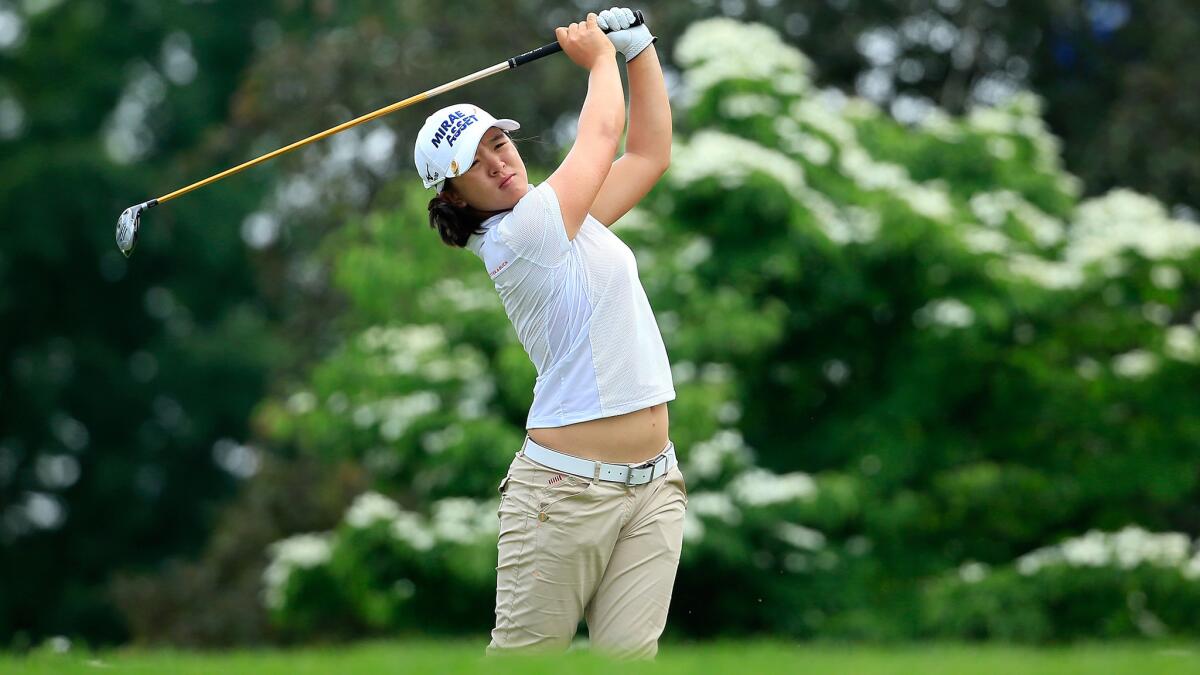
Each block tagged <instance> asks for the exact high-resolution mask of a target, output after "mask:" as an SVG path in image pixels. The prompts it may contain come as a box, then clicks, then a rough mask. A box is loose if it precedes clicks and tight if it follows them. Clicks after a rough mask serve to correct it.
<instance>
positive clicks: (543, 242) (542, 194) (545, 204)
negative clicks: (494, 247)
mask: <svg viewBox="0 0 1200 675" xmlns="http://www.w3.org/2000/svg"><path fill="white" fill-rule="evenodd" d="M497 227H498V228H499V231H498V234H499V236H500V238H501V239H502V240H503V241H504V243H505V244H507V245H508V247H509V248H511V249H512V251H513V252H514V253H516V254H517V255H518V256H520V257H522V258H525V259H527V260H531V261H533V262H535V263H537V264H539V265H544V266H547V267H556V266H557V265H558V264H559V263H560V262H562V260H563V258H564V257H565V256H566V254H567V252H568V251H570V250H571V240H570V239H567V228H566V226H565V225H564V224H563V218H562V209H561V208H559V205H558V195H556V194H555V193H554V188H552V187H550V183H542V184H541V185H538V186H537V187H535V188H532V189H530V190H529V192H526V193H525V196H524V197H521V200H520V201H519V202H517V205H516V206H515V207H513V210H512V213H511V214H509V216H508V217H507V218H505V219H504V220H503V221H502V222H501V223H500V224H499V225H498V226H497Z"/></svg>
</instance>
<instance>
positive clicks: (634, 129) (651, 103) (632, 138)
mask: <svg viewBox="0 0 1200 675" xmlns="http://www.w3.org/2000/svg"><path fill="white" fill-rule="evenodd" d="M643 29H644V27H643ZM622 32H625V31H622ZM630 32H631V33H632V30H631V31H630ZM609 35H610V37H612V36H616V37H617V38H618V43H620V42H619V38H620V36H619V35H617V34H614V33H609ZM646 39H653V38H652V37H649V31H648V30H645V31H644V32H643V37H642V41H645V40H646ZM632 45H633V46H634V47H636V46H637V45H638V42H637V38H636V37H633V42H632ZM626 69H627V71H628V73H629V137H628V138H627V139H626V141H625V154H623V155H621V157H620V159H618V160H617V161H616V162H614V163H613V166H612V170H611V171H609V173H608V178H607V179H606V180H605V181H604V185H602V186H601V188H600V192H599V193H598V194H597V195H596V201H595V202H594V203H593V204H592V209H591V213H592V215H593V216H594V217H595V218H596V220H599V221H600V222H602V223H604V224H605V225H612V224H613V223H614V222H616V221H617V219H619V218H620V217H621V216H623V215H625V213H626V212H627V211H629V209H631V208H633V207H634V205H636V204H637V203H638V202H639V201H640V200H641V199H642V197H644V196H646V193H647V192H649V191H650V188H652V187H654V184H655V183H657V182H658V179H659V178H661V177H662V175H663V173H664V172H666V170H667V167H668V166H669V165H670V164H671V103H670V101H669V100H668V99H667V86H666V83H665V82H664V81H663V74H662V67H661V66H660V65H659V63H658V53H657V52H656V51H655V50H654V45H653V44H647V45H646V46H645V47H643V48H641V49H640V50H639V51H638V52H637V53H636V54H634V55H633V58H632V59H630V60H629V61H628V62H627V63H626Z"/></svg>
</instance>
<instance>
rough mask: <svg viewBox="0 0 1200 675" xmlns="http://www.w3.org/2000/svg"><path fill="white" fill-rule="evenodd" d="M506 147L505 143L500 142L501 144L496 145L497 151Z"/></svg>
mask: <svg viewBox="0 0 1200 675" xmlns="http://www.w3.org/2000/svg"><path fill="white" fill-rule="evenodd" d="M504 145H505V142H504V141H500V142H499V143H497V144H496V149H497V150H499V149H500V148H503V147H504Z"/></svg>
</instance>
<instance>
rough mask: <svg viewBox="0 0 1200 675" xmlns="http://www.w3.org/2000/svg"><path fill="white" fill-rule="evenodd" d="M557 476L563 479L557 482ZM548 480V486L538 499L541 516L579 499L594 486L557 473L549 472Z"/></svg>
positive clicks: (576, 477) (588, 482) (589, 482)
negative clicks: (566, 501) (558, 505)
mask: <svg viewBox="0 0 1200 675" xmlns="http://www.w3.org/2000/svg"><path fill="white" fill-rule="evenodd" d="M557 476H561V478H558V479H557V480H556V477H557ZM546 480H547V485H546V486H545V487H543V488H542V492H541V494H540V495H539V499H538V511H539V514H540V513H548V512H549V511H550V510H551V509H552V508H553V507H554V506H555V505H556V504H558V503H560V502H562V501H565V500H568V499H573V498H575V497H578V496H580V495H582V494H583V493H585V492H587V491H588V489H589V488H590V487H591V486H592V483H591V481H586V480H583V479H582V478H579V477H578V476H573V475H571V474H564V473H558V472H555V471H549V472H547V477H546ZM550 481H553V482H550Z"/></svg>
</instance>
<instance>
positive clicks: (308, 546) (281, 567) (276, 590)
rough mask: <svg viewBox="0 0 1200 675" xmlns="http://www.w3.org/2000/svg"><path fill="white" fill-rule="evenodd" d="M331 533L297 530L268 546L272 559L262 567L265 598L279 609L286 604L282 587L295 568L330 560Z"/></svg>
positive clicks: (274, 607)
mask: <svg viewBox="0 0 1200 675" xmlns="http://www.w3.org/2000/svg"><path fill="white" fill-rule="evenodd" d="M332 550H333V548H332V545H331V536H330V535H328V534H297V535H295V536H292V537H288V538H287V539H283V540H280V541H277V542H275V543H273V544H271V545H270V547H268V553H269V554H270V556H271V562H270V563H269V564H268V565H267V567H266V569H264V570H263V576H262V580H263V601H264V602H265V603H266V605H267V607H270V608H272V609H278V608H279V607H281V606H282V604H283V589H284V588H285V587H286V586H287V582H288V578H289V577H290V576H291V574H292V571H293V570H295V569H309V568H313V567H317V566H319V565H324V564H325V563H327V562H329V558H330V555H331V554H332Z"/></svg>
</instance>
